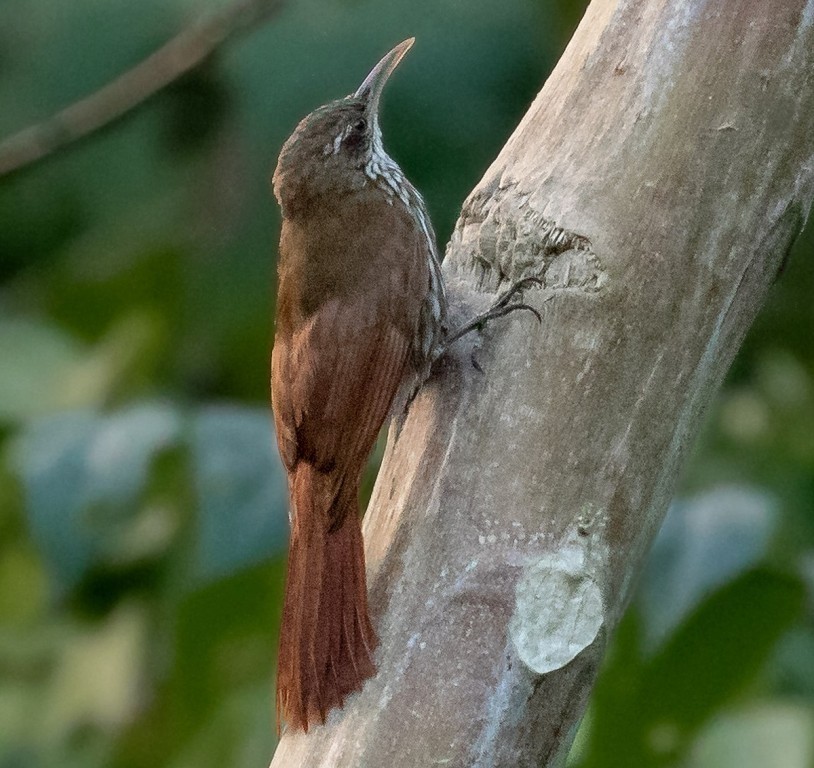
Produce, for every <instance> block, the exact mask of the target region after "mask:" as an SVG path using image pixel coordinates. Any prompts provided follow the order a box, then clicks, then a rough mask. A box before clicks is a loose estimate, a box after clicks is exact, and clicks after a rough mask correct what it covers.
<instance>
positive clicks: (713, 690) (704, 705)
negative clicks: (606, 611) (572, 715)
mask: <svg viewBox="0 0 814 768" xmlns="http://www.w3.org/2000/svg"><path fill="white" fill-rule="evenodd" d="M803 602H804V588H803V586H802V584H801V583H800V582H799V581H798V580H797V579H794V578H791V577H789V576H785V575H780V574H777V573H772V572H769V571H759V570H758V571H750V572H747V573H745V574H743V575H741V576H739V577H738V578H736V579H735V580H734V581H731V582H729V583H727V584H726V585H724V586H723V587H721V588H720V589H718V590H717V591H716V592H714V593H713V594H712V595H711V596H710V597H708V598H707V599H706V600H704V601H703V602H702V603H701V604H700V606H699V607H698V608H696V609H695V611H694V612H693V613H691V614H690V615H689V616H688V617H687V618H686V619H685V620H684V622H683V623H682V624H681V625H680V626H679V627H678V628H677V629H676V631H675V632H673V633H672V634H671V635H670V637H669V639H668V640H667V641H666V642H665V644H664V645H663V646H662V647H661V649H660V650H659V651H658V652H657V654H656V655H655V656H654V657H653V658H652V659H650V660H647V659H646V658H644V657H643V655H642V652H641V649H640V647H639V642H640V629H639V628H638V625H637V621H636V619H637V613H636V611H635V609H634V610H631V611H629V612H628V614H627V615H626V616H625V618H624V620H623V621H622V623H621V624H620V627H619V630H618V632H617V636H616V637H615V639H614V643H613V648H612V652H611V654H610V656H609V659H608V662H607V664H606V666H605V668H604V669H603V671H602V675H601V677H600V680H599V682H598V684H597V687H596V691H595V694H594V699H593V702H592V710H591V711H592V716H591V728H590V731H589V733H588V737H587V745H586V744H585V743H583V749H584V757H583V759H582V760H580V761H578V762H576V763H575V765H578V766H580V768H600V767H601V768H629V766H636V768H648V766H654V767H655V766H665V765H671V764H673V763H674V761H675V760H676V759H677V758H679V757H680V756H681V755H682V754H683V752H684V750H686V749H687V748H688V747H689V745H690V743H691V739H692V738H693V737H694V734H695V732H696V731H697V730H698V728H699V727H700V726H701V725H703V724H704V723H705V722H707V721H708V720H709V719H710V718H712V717H713V716H714V715H715V713H716V712H717V711H718V709H719V708H720V707H722V706H723V705H725V704H727V703H728V702H729V701H731V700H732V699H733V698H734V696H735V695H736V694H738V693H739V692H741V691H742V690H744V688H745V687H746V686H748V685H749V684H750V683H751V682H752V681H753V680H754V679H755V678H756V676H757V675H758V674H759V673H760V671H761V669H762V668H763V666H764V665H765V662H766V660H767V659H768V657H769V655H770V653H771V651H772V649H773V648H774V646H775V645H776V643H777V641H778V639H779V638H780V637H781V636H782V635H783V634H784V633H785V632H786V631H788V629H789V627H791V626H792V625H793V624H794V622H795V621H797V620H799V618H800V616H801V613H802V608H803Z"/></svg>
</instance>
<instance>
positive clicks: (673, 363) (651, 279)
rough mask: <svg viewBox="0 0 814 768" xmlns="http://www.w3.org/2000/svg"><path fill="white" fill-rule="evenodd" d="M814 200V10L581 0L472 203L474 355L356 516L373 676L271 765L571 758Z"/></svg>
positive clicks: (447, 377)
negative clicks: (515, 292) (672, 511)
mask: <svg viewBox="0 0 814 768" xmlns="http://www.w3.org/2000/svg"><path fill="white" fill-rule="evenodd" d="M812 194H814V0H774V1H773V2H766V1H765V0H594V2H593V3H592V4H591V6H590V8H589V9H588V11H587V13H586V16H585V18H584V20H583V22H582V24H581V25H580V27H579V29H578V30H577V32H576V34H575V36H574V39H573V40H572V42H571V44H570V45H569V47H568V49H567V50H566V52H565V54H564V55H563V57H562V60H561V61H560V63H559V65H558V66H557V68H556V70H555V71H554V73H553V74H552V76H551V77H550V79H549V80H548V82H547V83H546V85H545V87H544V88H543V90H542V92H541V93H540V95H539V96H538V98H537V100H536V101H535V103H534V104H533V105H532V107H531V109H530V110H529V112H528V114H527V115H526V116H525V118H524V119H523V121H522V123H521V124H520V126H519V127H518V128H517V130H516V131H515V133H514V135H513V136H512V138H511V139H510V140H509V142H508V143H507V145H506V146H505V147H504V149H503V151H502V152H501V154H500V156H499V157H498V158H497V160H496V161H495V162H494V164H493V165H492V167H491V168H490V169H489V170H488V172H487V173H486V175H485V176H484V178H483V180H482V181H481V182H480V184H479V185H478V186H477V188H476V189H475V190H474V191H473V193H472V194H471V195H470V197H469V199H468V200H467V201H466V203H465V205H464V208H463V212H462V214H461V218H460V220H459V222H458V225H457V227H456V230H455V234H454V236H453V238H452V242H451V243H450V245H449V248H448V252H447V258H446V262H445V273H446V276H447V280H448V282H449V285H450V289H451V292H452V295H453V297H455V299H456V300H457V301H459V303H460V304H461V305H466V308H465V309H462V311H463V312H467V313H469V312H471V311H472V310H473V309H474V308H481V307H483V306H484V305H486V304H488V303H489V302H490V301H491V300H492V299H493V295H492V294H493V292H494V291H496V290H498V289H499V288H501V287H505V285H507V283H508V281H509V280H512V279H516V278H518V277H520V276H522V275H539V276H542V277H543V278H544V281H545V287H544V288H543V289H542V290H535V291H530V292H528V293H527V296H526V298H527V300H530V301H531V302H532V303H534V304H535V305H536V306H538V308H539V309H540V311H541V312H542V314H543V323H542V325H541V326H540V325H538V324H537V323H536V321H535V320H534V319H533V318H532V317H530V316H529V315H528V313H523V316H515V317H514V318H513V319H510V320H505V321H501V322H498V323H495V324H493V325H492V326H491V327H489V328H488V330H487V332H486V333H485V334H484V336H483V337H482V339H481V340H480V342H479V345H478V346H479V348H478V349H477V350H475V351H474V354H475V356H476V358H477V361H478V363H479V364H480V367H481V368H482V369H483V373H479V372H478V371H477V370H476V369H475V368H474V367H473V366H472V364H471V359H470V356H471V354H472V351H473V350H472V342H471V341H469V342H467V341H466V340H463V341H462V342H460V343H459V344H457V345H456V348H455V349H454V350H453V352H452V353H451V354H450V355H448V356H447V358H445V359H444V360H443V361H442V362H441V363H440V364H439V366H438V370H437V372H436V374H435V375H434V377H433V378H432V379H431V380H430V382H428V384H427V385H426V386H425V387H424V389H423V390H422V391H421V393H420V394H419V396H418V398H417V399H416V400H415V402H414V403H413V405H412V407H411V409H410V412H409V416H408V418H407V420H406V422H405V424H404V426H403V428H402V429H401V431H400V433H399V434H398V436H396V435H395V434H394V433H392V431H391V439H390V442H389V445H388V448H387V453H386V456H385V460H384V464H383V466H382V469H381V472H380V474H379V479H378V482H377V485H376V490H375V492H374V497H373V500H372V502H371V505H370V509H369V511H368V513H367V518H366V523H365V529H366V530H365V534H366V548H367V553H368V578H369V583H370V589H371V599H372V606H373V611H374V621H375V624H376V626H377V628H378V632H379V635H380V638H381V645H380V647H379V649H378V651H377V662H378V665H379V673H378V675H377V676H376V677H375V678H374V679H372V680H371V681H369V682H368V683H367V685H366V686H365V688H364V690H363V691H362V692H361V693H360V694H358V695H355V696H354V697H352V698H351V699H350V700H349V701H348V702H347V704H346V706H345V708H344V709H343V710H341V711H337V712H334V713H333V714H332V715H331V716H330V717H329V719H328V722H327V724H326V725H325V726H324V727H319V728H317V729H315V730H314V731H313V732H311V733H309V734H308V735H291V734H286V735H284V737H283V739H282V741H281V743H280V746H279V748H278V751H277V754H276V756H275V758H274V761H273V763H272V766H273V767H274V768H298V767H300V766H303V767H304V766H308V767H309V768H317V767H327V766H349V767H350V766H353V768H391V767H394V766H398V768H411V767H412V766H421V767H422V768H424V766H431V765H436V764H437V765H444V766H461V768H469V767H471V766H483V767H486V766H490V767H491V766H506V768H510V767H511V768H517V767H518V766H557V765H562V764H563V762H564V758H565V755H566V753H567V751H568V748H569V746H570V744H571V741H572V738H573V734H574V732H575V730H576V727H577V725H578V723H579V720H580V717H581V716H582V713H583V711H584V708H585V704H586V701H587V698H588V695H589V693H590V690H591V686H592V683H593V681H594V679H595V676H596V672H597V667H598V665H599V663H600V660H601V658H602V654H603V651H604V649H605V646H606V644H607V641H608V636H609V633H610V632H611V631H612V630H613V628H614V627H615V625H616V624H617V622H618V620H619V618H620V616H621V614H622V612H623V610H624V608H625V605H626V603H627V601H628V599H629V596H630V591H631V586H632V585H633V583H634V581H635V578H636V575H637V573H638V571H639V569H640V566H641V563H642V558H643V555H644V554H645V552H646V550H647V548H648V546H649V544H650V542H651V541H652V539H653V536H654V535H655V533H656V531H657V530H658V528H659V525H660V524H661V521H662V518H663V516H664V512H665V510H666V507H667V504H668V502H669V500H670V497H671V494H672V491H673V486H674V483H675V480H676V477H677V474H678V472H679V470H680V468H681V466H682V463H683V460H684V458H685V456H686V454H687V451H688V448H689V447H690V445H691V443H692V440H693V438H694V437H695V435H696V434H697V432H698V429H699V426H700V423H701V418H702V414H703V411H704V408H705V407H706V405H707V404H708V403H709V401H710V398H711V397H712V395H713V394H714V393H715V391H716V389H717V388H718V385H719V384H720V382H721V379H722V377H723V376H724V374H725V372H726V370H727V368H728V366H729V364H730V362H731V360H732V358H733V356H734V355H735V352H736V351H737V349H738V346H739V344H740V342H741V340H742V339H743V337H744V334H745V333H746V331H747V329H748V327H749V325H750V323H751V321H752V320H753V318H754V317H755V314H756V313H757V311H758V308H759V307H760V305H761V303H762V301H763V299H764V297H765V295H766V292H767V291H768V289H769V287H770V285H771V283H772V281H773V279H774V277H775V275H776V274H777V272H778V269H779V268H780V266H781V264H782V262H783V259H784V257H785V255H786V254H787V252H788V250H789V248H790V246H791V244H792V242H793V240H794V238H795V236H796V235H797V233H798V231H799V230H800V227H801V225H802V222H803V220H804V218H805V216H806V214H807V212H808V210H809V207H810V204H811V199H812Z"/></svg>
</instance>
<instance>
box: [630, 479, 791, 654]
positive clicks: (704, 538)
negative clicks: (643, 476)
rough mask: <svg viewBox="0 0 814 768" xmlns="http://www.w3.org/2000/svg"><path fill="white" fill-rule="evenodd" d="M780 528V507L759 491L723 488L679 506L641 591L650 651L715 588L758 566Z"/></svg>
mask: <svg viewBox="0 0 814 768" xmlns="http://www.w3.org/2000/svg"><path fill="white" fill-rule="evenodd" d="M776 526H777V503H776V502H775V501H774V499H772V498H771V497H770V496H769V495H768V494H766V493H765V492H761V491H757V490H754V489H749V488H740V487H727V488H718V489H716V490H713V491H710V492H708V493H705V494H701V495H698V496H695V497H694V498H691V499H686V500H680V501H676V502H674V503H673V504H672V505H671V507H670V510H669V511H668V513H667V517H666V518H665V521H664V524H663V525H662V528H661V531H660V532H659V535H658V537H657V538H656V541H655V543H654V545H653V548H652V550H651V552H650V556H649V559H648V563H647V566H646V567H645V572H644V576H643V578H642V585H641V588H640V590H639V601H640V604H641V607H642V613H643V615H644V616H645V618H646V623H645V633H646V636H645V643H646V646H647V647H648V649H652V648H653V647H654V646H655V645H656V644H657V643H658V642H660V641H662V640H664V638H665V637H667V635H668V634H669V633H670V632H671V631H672V630H673V629H674V628H675V627H676V626H677V625H678V624H679V623H680V622H681V620H682V619H683V618H684V617H685V616H686V615H687V614H688V613H689V612H690V611H692V610H693V609H694V608H695V607H696V606H697V605H698V603H699V602H700V601H701V600H702V599H703V598H704V597H706V596H707V595H708V594H709V593H710V592H712V590H714V589H715V588H716V587H720V586H721V585H723V584H725V583H726V582H727V581H729V580H731V579H732V578H734V577H735V576H737V575H738V574H739V573H743V572H744V571H745V570H747V569H748V568H750V567H753V566H754V565H756V564H757V563H758V562H759V561H760V560H761V559H762V558H763V557H764V556H765V554H766V551H767V548H768V545H769V543H770V541H771V539H772V537H773V535H774V533H775V529H776Z"/></svg>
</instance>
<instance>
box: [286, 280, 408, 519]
mask: <svg viewBox="0 0 814 768" xmlns="http://www.w3.org/2000/svg"><path fill="white" fill-rule="evenodd" d="M354 299H355V300H353V301H347V298H345V299H339V298H333V299H330V300H329V301H327V302H325V303H324V304H323V305H322V306H321V307H320V308H319V309H318V310H317V311H316V312H315V313H314V314H313V315H312V316H311V317H310V318H308V320H307V321H306V322H305V323H303V324H302V325H301V326H300V327H299V328H298V329H297V330H295V331H294V332H293V333H292V334H291V335H290V336H288V337H285V336H282V337H280V336H278V338H277V339H275V345H274V350H273V352H272V402H273V406H274V415H275V426H276V429H277V440H278V444H279V447H280V454H281V456H282V457H283V462H284V464H285V465H286V468H287V469H288V470H289V472H293V471H294V469H295V467H296V466H297V464H298V462H300V461H306V462H308V463H309V464H311V465H313V466H314V467H315V468H316V469H318V470H320V471H321V472H324V473H326V474H329V475H333V476H334V477H335V480H336V483H337V492H338V490H339V485H340V484H342V483H343V482H344V481H345V479H346V478H347V479H349V480H351V482H352V483H356V481H357V479H358V474H359V472H360V471H361V469H362V467H363V466H364V462H365V460H366V459H367V456H368V454H369V453H370V451H371V450H372V448H373V444H374V442H375V440H376V437H377V435H378V432H379V429H380V427H381V425H382V423H383V422H384V420H385V418H386V417H387V414H388V411H389V409H390V406H391V404H392V402H393V399H394V397H395V395H396V392H397V390H398V387H399V384H400V382H401V380H402V378H403V376H404V373H405V366H406V365H407V361H408V358H409V352H410V347H411V339H409V338H408V337H407V336H406V335H405V334H404V333H403V331H402V330H400V329H399V328H398V327H397V326H396V325H395V324H394V323H393V322H391V321H390V320H389V318H388V309H387V308H384V307H381V306H379V307H377V306H375V305H374V304H373V302H372V301H371V300H370V297H368V296H366V295H364V294H360V295H359V296H357V297H354ZM338 522H341V521H331V524H332V525H335V524H336V523H338Z"/></svg>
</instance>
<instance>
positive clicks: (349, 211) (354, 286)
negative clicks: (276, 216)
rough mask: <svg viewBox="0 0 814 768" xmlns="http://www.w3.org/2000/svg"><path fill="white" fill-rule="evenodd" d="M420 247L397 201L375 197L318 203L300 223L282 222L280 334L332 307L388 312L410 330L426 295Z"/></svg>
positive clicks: (415, 227)
mask: <svg viewBox="0 0 814 768" xmlns="http://www.w3.org/2000/svg"><path fill="white" fill-rule="evenodd" d="M371 192H373V191H371ZM424 239H425V235H424V233H423V231H421V228H420V225H419V224H418V223H417V221H416V218H415V216H414V215H413V214H412V213H411V211H410V210H409V209H408V208H407V207H406V206H405V205H404V204H403V203H401V201H398V200H396V201H393V200H390V199H388V198H387V197H386V196H385V195H383V194H380V193H375V192H373V193H372V194H371V193H369V194H365V195H352V196H348V199H345V200H329V201H320V202H319V203H317V202H315V203H314V204H313V205H312V206H311V209H310V210H308V211H306V212H305V215H300V216H297V217H296V218H291V219H284V220H283V226H282V232H281V237H280V260H279V270H278V271H279V286H278V299H277V328H278V332H279V331H280V330H283V331H285V329H286V328H288V329H290V330H291V331H293V330H295V329H296V327H298V326H300V325H301V324H303V323H304V322H307V320H308V318H309V317H310V316H311V315H312V314H313V313H314V312H316V311H317V310H318V309H319V308H320V307H321V306H322V305H323V304H325V303H326V302H328V301H330V300H333V299H339V300H340V301H349V302H354V301H366V302H372V303H374V304H376V305H382V306H385V307H389V309H388V313H391V314H393V315H395V316H396V317H398V318H401V316H404V322H405V323H406V324H409V323H410V322H411V320H410V318H411V316H412V315H415V314H416V313H417V306H419V305H420V303H421V301H423V299H424V296H425V294H426V286H427V271H426V270H427V256H426V252H425V249H423V248H422V247H421V243H422V241H423V240H424ZM399 325H401V322H399Z"/></svg>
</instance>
